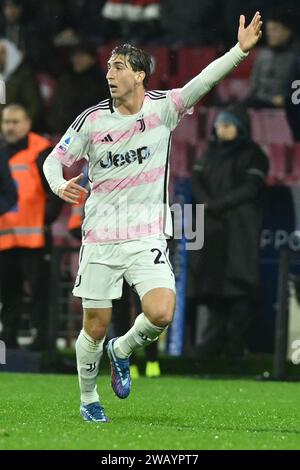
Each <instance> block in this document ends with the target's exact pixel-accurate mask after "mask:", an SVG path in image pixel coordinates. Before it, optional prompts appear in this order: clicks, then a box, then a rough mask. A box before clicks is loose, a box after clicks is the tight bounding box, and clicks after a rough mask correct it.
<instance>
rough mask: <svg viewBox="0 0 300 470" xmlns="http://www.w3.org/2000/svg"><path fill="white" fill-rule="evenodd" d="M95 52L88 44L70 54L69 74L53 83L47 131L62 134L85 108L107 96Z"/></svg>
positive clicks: (105, 82)
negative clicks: (52, 97)
mask: <svg viewBox="0 0 300 470" xmlns="http://www.w3.org/2000/svg"><path fill="white" fill-rule="evenodd" d="M97 61H98V57H97V50H96V49H95V48H94V47H93V46H92V45H91V44H89V43H83V44H81V45H78V46H76V47H75V48H74V49H73V51H72V52H71V71H70V73H67V74H65V75H63V76H62V77H61V78H60V79H59V80H58V83H57V88H56V93H55V95H54V99H53V102H52V107H51V109H50V112H49V128H50V130H51V131H52V132H58V133H62V132H63V131H64V130H65V129H66V128H67V127H68V126H69V124H70V122H72V121H74V119H75V118H76V117H77V116H78V115H79V114H80V113H81V112H82V111H84V110H85V109H86V108H88V107H90V106H92V105H94V104H95V103H97V102H99V101H101V100H104V99H105V98H108V97H109V89H108V86H107V81H106V79H105V75H104V73H103V72H102V70H101V69H100V67H99V65H98V63H97Z"/></svg>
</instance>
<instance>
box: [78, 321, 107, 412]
mask: <svg viewBox="0 0 300 470" xmlns="http://www.w3.org/2000/svg"><path fill="white" fill-rule="evenodd" d="M104 339H105V338H103V339H101V340H99V341H95V340H93V338H91V337H90V336H89V335H88V334H87V333H86V332H85V331H84V330H81V332H80V334H79V336H78V338H77V341H76V345H75V349H76V360H77V372H78V380H79V388H80V400H81V402H83V403H85V404H89V403H93V402H95V401H99V395H98V392H97V385H96V380H97V375H98V371H99V363H100V359H101V357H102V353H103V343H104Z"/></svg>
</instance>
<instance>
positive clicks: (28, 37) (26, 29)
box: [0, 0, 57, 73]
mask: <svg viewBox="0 0 300 470" xmlns="http://www.w3.org/2000/svg"><path fill="white" fill-rule="evenodd" d="M44 3H45V2H44ZM35 7H36V8H37V9H38V8H39V5H38V4H37V5H35ZM44 26H45V24H44V23H43V22H42V21H39V19H38V18H37V17H36V13H35V12H34V5H32V4H31V3H30V2H28V1H27V2H26V0H4V1H3V2H2V18H1V20H0V37H1V36H2V37H4V38H5V39H8V40H9V41H10V42H12V43H13V44H14V45H15V46H16V47H17V48H18V49H19V50H20V51H21V52H22V53H23V54H24V57H25V59H26V62H27V63H28V64H29V65H30V66H31V67H32V68H33V69H34V70H35V71H36V72H48V73H55V71H56V70H57V65H56V64H55V57H54V48H53V46H52V43H51V40H50V38H49V34H48V31H47V28H45V27H44Z"/></svg>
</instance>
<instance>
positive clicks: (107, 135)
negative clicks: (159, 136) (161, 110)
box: [91, 113, 161, 145]
mask: <svg viewBox="0 0 300 470" xmlns="http://www.w3.org/2000/svg"><path fill="white" fill-rule="evenodd" d="M93 114H96V113H93ZM143 119H144V123H145V127H146V129H147V130H150V129H155V128H156V127H158V126H160V125H161V120H160V117H159V116H158V114H156V113H151V114H149V116H145V117H144V118H143ZM141 130H142V129H141V124H140V121H138V120H137V121H136V122H135V123H134V125H133V126H132V127H131V129H128V130H126V131H125V132H124V131H118V130H116V131H115V130H112V131H106V132H92V133H91V141H92V143H93V144H100V143H101V144H104V145H105V144H107V145H112V144H114V143H116V142H121V141H122V140H128V139H130V138H131V137H132V136H134V134H140V133H141ZM144 130H145V129H144Z"/></svg>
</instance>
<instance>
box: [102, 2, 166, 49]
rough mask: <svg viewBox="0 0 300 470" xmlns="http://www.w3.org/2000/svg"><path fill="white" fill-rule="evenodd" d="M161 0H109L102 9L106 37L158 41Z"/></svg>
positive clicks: (137, 41) (135, 41)
mask: <svg viewBox="0 0 300 470" xmlns="http://www.w3.org/2000/svg"><path fill="white" fill-rule="evenodd" d="M160 3H161V0H107V1H106V2H105V4H104V6H103V9H102V16H103V18H104V19H105V22H104V27H105V31H106V33H105V35H106V38H107V39H108V40H109V39H114V38H120V39H122V40H123V41H130V43H132V44H146V43H148V42H157V39H158V37H159V36H160V35H161V26H160Z"/></svg>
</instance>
